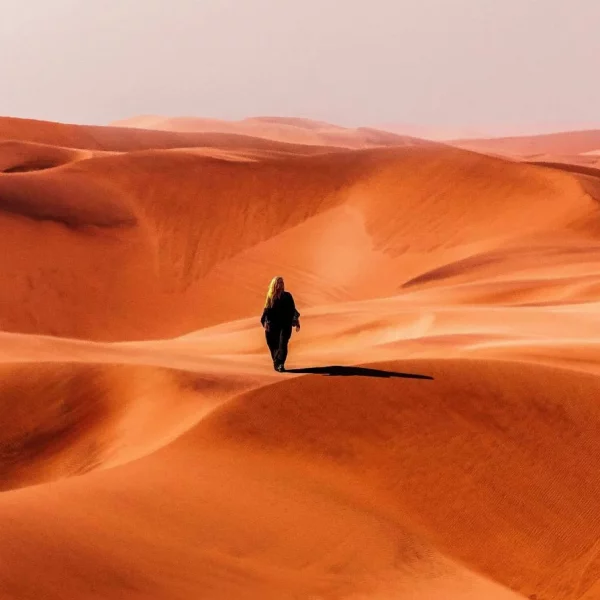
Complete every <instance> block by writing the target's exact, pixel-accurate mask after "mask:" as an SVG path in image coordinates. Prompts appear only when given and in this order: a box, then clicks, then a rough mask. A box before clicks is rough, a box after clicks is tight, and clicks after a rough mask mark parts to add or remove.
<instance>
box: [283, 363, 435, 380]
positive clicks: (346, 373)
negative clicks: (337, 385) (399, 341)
mask: <svg viewBox="0 0 600 600" xmlns="http://www.w3.org/2000/svg"><path fill="white" fill-rule="evenodd" d="M286 372H287V373H310V374H313V375H329V376H333V377H339V376H342V377H401V378H404V379H430V380H431V379H433V377H431V376H430V375H419V374H417V373H400V372H398V371H383V370H381V369H368V368H366V367H343V366H340V365H331V366H329V367H306V368H304V369H286Z"/></svg>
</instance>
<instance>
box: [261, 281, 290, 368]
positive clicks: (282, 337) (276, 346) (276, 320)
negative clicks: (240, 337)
mask: <svg viewBox="0 0 600 600" xmlns="http://www.w3.org/2000/svg"><path fill="white" fill-rule="evenodd" d="M299 319H300V313H299V312H298V311H297V310H296V305H295V304H294V298H293V297H292V295H291V294H290V293H289V292H286V291H285V284H284V282H283V277H273V279H272V280H271V283H270V284H269V290H268V291H267V299H266V301H265V308H264V310H263V314H262V317H261V318H260V322H261V324H262V326H263V327H264V328H265V337H266V338H267V346H269V350H270V352H271V358H272V359H273V367H274V368H275V370H276V371H279V372H282V371H285V360H286V358H287V354H288V342H289V340H290V337H291V335H292V327H295V328H296V331H300V320H299Z"/></svg>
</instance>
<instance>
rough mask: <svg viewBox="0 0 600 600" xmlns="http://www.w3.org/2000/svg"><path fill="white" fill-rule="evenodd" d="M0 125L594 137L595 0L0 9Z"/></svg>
mask: <svg viewBox="0 0 600 600" xmlns="http://www.w3.org/2000/svg"><path fill="white" fill-rule="evenodd" d="M0 11H1V13H0V57H1V58H0V86H1V93H0V114H2V115H7V116H17V117H29V118H38V119H49V120H57V121H65V122H73V123H90V124H106V123H108V122H110V121H113V120H117V119H122V118H128V117H132V116H135V115H140V114H157V115H165V116H204V117H215V118H223V119H240V118H244V117H247V116H257V115H277V116H300V117H308V118H313V119H320V120H325V121H330V122H333V123H338V124H341V125H371V126H373V125H375V126H376V125H381V124H400V125H403V124H405V125H407V126H409V125H410V126H425V127H433V128H441V129H444V128H450V129H454V128H458V129H465V130H470V129H475V130H481V131H496V130H499V131H500V130H501V131H505V130H506V132H510V131H513V130H520V129H523V130H534V131H535V130H538V129H539V130H553V129H554V130H560V129H570V128H584V127H593V126H596V127H600V78H599V76H598V72H599V70H600V69H599V67H600V35H599V33H598V32H599V30H600V29H599V28H600V0H1V1H0Z"/></svg>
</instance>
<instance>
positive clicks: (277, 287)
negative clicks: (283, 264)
mask: <svg viewBox="0 0 600 600" xmlns="http://www.w3.org/2000/svg"><path fill="white" fill-rule="evenodd" d="M283 290H284V285H283V277H273V279H271V283H269V289H268V291H267V298H266V300H265V308H271V307H272V306H273V301H274V300H276V299H277V298H279V296H281V293H282V292H283Z"/></svg>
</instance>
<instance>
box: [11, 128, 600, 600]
mask: <svg viewBox="0 0 600 600" xmlns="http://www.w3.org/2000/svg"><path fill="white" fill-rule="evenodd" d="M202 122H203V123H208V121H206V122H204V121H202ZM138 124H141V125H143V126H144V127H146V126H148V123H147V122H146V121H144V120H141V121H140V122H138ZM134 125H135V123H134ZM183 125H185V127H183ZM183 125H181V127H180V128H183V129H185V128H187V129H190V128H191V127H190V126H189V123H184V124H183ZM169 126H170V127H171V128H175V127H173V126H172V123H169ZM165 127H166V126H165ZM193 127H194V128H196V127H198V125H197V122H196V121H194V123H193ZM212 127H213V125H211V124H210V123H209V124H208V125H207V126H206V128H205V130H203V131H204V133H190V132H189V131H188V132H187V133H186V132H183V133H182V132H173V131H150V130H138V129H135V128H129V129H127V128H113V127H111V128H90V127H79V126H68V125H60V124H52V123H41V122H30V121H22V120H16V119H4V120H1V121H0V171H1V172H0V233H1V235H0V247H1V248H2V252H1V254H0V256H2V257H3V258H2V259H0V260H2V270H1V276H2V278H3V279H2V281H3V286H2V288H0V290H1V291H0V324H1V325H0V326H1V328H2V330H3V332H2V333H0V363H2V366H1V368H0V390H1V392H2V393H1V394H0V414H2V415H3V420H2V424H3V427H2V431H1V432H0V485H1V489H2V492H1V493H0V531H1V532H2V533H1V536H0V597H1V598H2V599H4V598H7V599H19V600H21V599H26V598H40V597H42V598H44V599H46V598H48V599H59V598H60V599H61V600H62V599H63V598H85V599H87V598H90V599H91V598H98V599H100V598H102V599H107V598H108V599H111V598H119V599H120V598H127V599H129V598H158V599H163V598H164V599H182V600H183V599H186V600H187V599H189V598H210V599H224V600H225V599H227V600H229V599H231V598H248V599H259V598H260V599H265V598H269V599H271V598H273V599H287V598H289V599H292V598H302V599H304V598H311V599H313V600H315V599H317V598H319V599H340V598H350V599H352V600H359V599H360V600H367V599H377V600H380V599H381V600H387V599H388V598H411V599H419V600H430V599H437V598H440V599H441V598H444V599H445V598H447V599H449V600H465V599H473V600H476V599H477V600H479V599H481V598H486V599H488V598H489V599H492V600H493V599H498V600H500V599H507V600H508V599H511V598H512V599H516V598H519V597H529V598H537V599H538V600H547V599H563V598H564V599H575V598H577V599H580V598H582V599H583V598H584V599H586V600H592V599H593V598H600V559H598V552H597V548H598V539H600V525H599V524H600V508H599V506H598V494H599V492H600V475H598V473H597V468H596V462H597V456H598V452H599V451H600V437H599V436H598V433H597V432H598V430H599V429H598V428H599V426H600V406H598V402H597V400H598V397H599V395H600V380H599V376H600V363H599V362H598V359H597V357H598V352H599V350H600V318H599V317H598V315H599V314H600V313H599V312H598V307H599V306H600V304H599V302H598V299H599V295H600V258H599V257H600V252H599V251H600V245H599V242H598V239H599V235H600V225H599V221H598V217H599V212H598V211H599V207H598V198H600V180H599V179H598V177H597V176H596V174H595V172H594V171H593V169H592V170H586V171H581V169H580V168H579V167H577V168H571V167H568V166H567V167H566V168H565V167H564V165H562V164H558V163H561V161H560V160H554V159H553V156H555V154H553V153H554V152H555V153H556V155H562V156H566V155H569V153H571V152H573V151H574V150H573V148H572V147H571V146H569V145H568V144H565V147H564V148H563V147H559V146H558V145H557V146H554V147H553V149H552V150H551V153H552V156H551V157H550V159H551V160H549V161H547V162H556V163H557V164H556V165H555V167H560V168H549V167H548V166H544V165H534V164H528V163H527V162H523V161H516V162H515V161H508V160H503V159H501V158H495V157H491V156H484V155H482V154H476V153H474V152H469V151H465V150H461V149H456V148H451V147H447V146H443V145H436V144H420V143H418V142H414V143H413V144H412V145H410V146H406V140H405V139H404V138H398V139H397V140H395V141H393V140H392V138H386V139H385V140H383V138H382V139H380V140H379V142H380V143H371V142H367V141H365V137H364V135H365V134H364V130H356V131H351V130H342V131H341V132H340V131H339V128H335V127H332V126H328V125H327V124H322V123H313V122H306V121H303V120H280V119H254V120H249V121H245V122H242V124H241V125H240V124H230V130H228V131H226V132H223V129H225V128H224V127H223V126H222V124H219V127H221V129H220V130H219V131H216V132H214V131H212V129H211V128H212ZM250 130H252V135H253V136H255V137H250V136H248V135H240V133H246V134H247V133H249V131H250ZM289 130H291V131H292V132H294V135H292V133H290V131H289ZM296 130H300V131H302V132H303V133H302V134H300V133H298V132H297V131H296ZM274 131H275V132H276V133H277V136H279V137H280V138H281V139H277V140H273V139H272V138H274V137H275V134H274ZM324 132H327V133H324ZM331 132H335V135H333V134H332V133H331ZM288 134H289V136H288ZM302 135H304V136H305V138H304V139H300V138H301V137H302ZM332 135H333V137H331V136H332ZM286 136H288V137H286ZM340 136H341V137H340ZM342 137H343V138H344V139H345V140H346V143H344V144H342V143H341V142H340V140H341V138H342ZM2 140H5V141H2ZM309 140H310V141H309ZM334 140H337V142H340V143H339V144H338V143H334ZM288 141H290V142H293V143H292V144H290V143H287V142H288ZM384 141H385V143H383V142H384ZM342 146H343V148H342ZM371 146H378V147H371ZM383 146H386V147H383ZM596 147H598V146H596ZM548 151H549V152H550V150H548ZM275 274H282V275H284V277H285V278H286V282H287V284H288V287H289V288H290V289H291V290H292V292H293V293H294V296H295V298H296V301H297V304H298V305H299V307H300V310H301V312H302V331H301V332H300V333H299V334H294V336H293V338H292V342H291V355H290V359H289V361H288V368H294V367H296V368H301V367H316V368H323V369H324V372H325V373H333V375H327V374H325V375H323V374H320V373H319V372H318V369H317V372H316V373H314V374H303V373H293V372H291V373H287V374H283V375H282V374H278V373H275V372H273V371H272V369H271V366H270V361H269V360H268V358H267V355H266V352H265V344H264V337H263V332H262V330H261V328H260V325H259V324H258V316H259V315H260V312H261V304H262V301H263V298H264V293H265V291H266V285H267V283H268V281H269V279H270V278H271V277H272V276H273V275H275ZM331 365H342V366H345V367H346V370H344V369H343V368H342V369H333V370H332V369H331V368H329V369H328V367H330V366H331ZM356 365H363V366H365V367H368V368H370V369H380V370H387V371H394V372H399V373H401V374H402V376H398V377H391V378H390V377H380V376H376V375H378V373H377V372H372V371H366V372H361V371H360V370H358V371H357V370H355V371H352V369H351V368H352V366H356ZM374 375H375V376H374Z"/></svg>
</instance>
